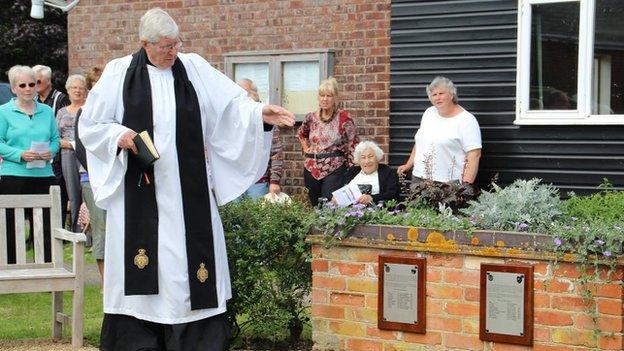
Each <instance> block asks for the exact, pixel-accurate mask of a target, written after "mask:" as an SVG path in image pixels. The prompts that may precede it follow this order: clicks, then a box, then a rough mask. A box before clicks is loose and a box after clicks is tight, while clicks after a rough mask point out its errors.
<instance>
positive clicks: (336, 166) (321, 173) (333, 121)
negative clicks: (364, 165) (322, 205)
mask: <svg viewBox="0 0 624 351" xmlns="http://www.w3.org/2000/svg"><path fill="white" fill-rule="evenodd" d="M318 102H319V109H318V110H317V111H314V112H310V113H308V114H307V115H306V116H305V119H304V120H303V123H302V124H301V127H299V131H298V138H299V143H301V150H302V152H303V156H304V157H305V161H304V170H303V180H304V183H305V186H306V188H307V189H308V196H309V198H310V202H311V203H312V205H313V206H316V205H317V204H318V202H319V198H325V199H331V197H332V192H333V191H334V190H336V189H338V188H340V186H341V185H342V184H343V182H344V174H345V172H346V170H347V168H348V167H350V166H352V165H353V149H354V148H355V145H357V143H358V136H357V130H356V128H355V123H354V122H353V119H351V117H350V116H349V112H347V111H346V110H343V109H339V108H338V82H337V81H336V79H335V78H333V77H330V78H328V79H325V80H324V81H322V82H321V84H320V85H319V92H318Z"/></svg>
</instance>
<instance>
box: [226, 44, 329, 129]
mask: <svg viewBox="0 0 624 351" xmlns="http://www.w3.org/2000/svg"><path fill="white" fill-rule="evenodd" d="M333 59H334V57H333V51H332V50H304V51H297V52H286V51H269V52H258V51H254V52H242V53H241V52H236V53H230V54H226V55H225V73H226V74H227V75H228V76H229V77H230V78H232V79H234V80H235V81H236V80H239V79H242V78H248V79H251V80H252V81H254V83H256V86H257V87H258V94H259V95H260V100H261V101H262V102H265V103H271V104H277V105H281V106H283V107H285V108H287V109H289V110H290V111H292V112H293V113H294V114H295V116H296V117H297V120H300V121H301V120H303V117H304V116H305V115H306V114H307V113H308V112H310V111H314V110H315V109H317V108H318V100H317V95H318V86H319V84H320V82H321V80H323V79H325V78H327V77H329V76H331V75H332V73H333Z"/></svg>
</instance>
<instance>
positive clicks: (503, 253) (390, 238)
mask: <svg viewBox="0 0 624 351" xmlns="http://www.w3.org/2000/svg"><path fill="white" fill-rule="evenodd" d="M307 241H308V242H309V243H311V244H325V243H326V240H325V236H324V235H323V234H322V233H319V232H315V233H312V234H311V235H309V236H308V238H307ZM333 245H341V246H352V247H370V248H381V249H394V250H401V251H423V252H437V253H456V254H469V255H475V256H486V257H501V258H505V257H509V258H523V259H534V260H542V261H550V260H554V259H556V255H555V253H554V252H552V251H551V250H550V247H552V245H553V237H552V236H550V235H547V234H539V233H524V232H504V231H489V230H475V231H473V232H471V233H468V232H465V231H440V230H436V229H427V228H416V227H404V226H391V225H358V226H356V227H355V228H354V229H353V230H352V231H351V233H350V235H349V236H348V237H347V238H345V239H342V240H340V241H337V242H335V243H334V244H333ZM560 260H561V261H565V262H578V261H580V258H579V257H577V256H576V255H575V254H574V253H569V254H565V255H563V257H561V258H560ZM618 265H624V255H619V256H618Z"/></svg>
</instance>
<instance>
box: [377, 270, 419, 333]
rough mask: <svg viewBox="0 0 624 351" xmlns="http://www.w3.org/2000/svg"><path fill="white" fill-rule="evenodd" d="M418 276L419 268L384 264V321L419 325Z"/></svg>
mask: <svg viewBox="0 0 624 351" xmlns="http://www.w3.org/2000/svg"><path fill="white" fill-rule="evenodd" d="M418 274H419V272H418V266H414V265H408V264H395V263H386V264H384V281H383V288H384V296H383V299H384V300H383V318H384V321H386V322H396V323H408V324H415V323H418V303H417V302H418V283H417V282H418Z"/></svg>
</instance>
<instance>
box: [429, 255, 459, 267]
mask: <svg viewBox="0 0 624 351" xmlns="http://www.w3.org/2000/svg"><path fill="white" fill-rule="evenodd" d="M463 265H464V259H463V258H462V256H458V255H441V254H432V255H431V256H429V257H428V258H427V267H447V268H462V266H463Z"/></svg>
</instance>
